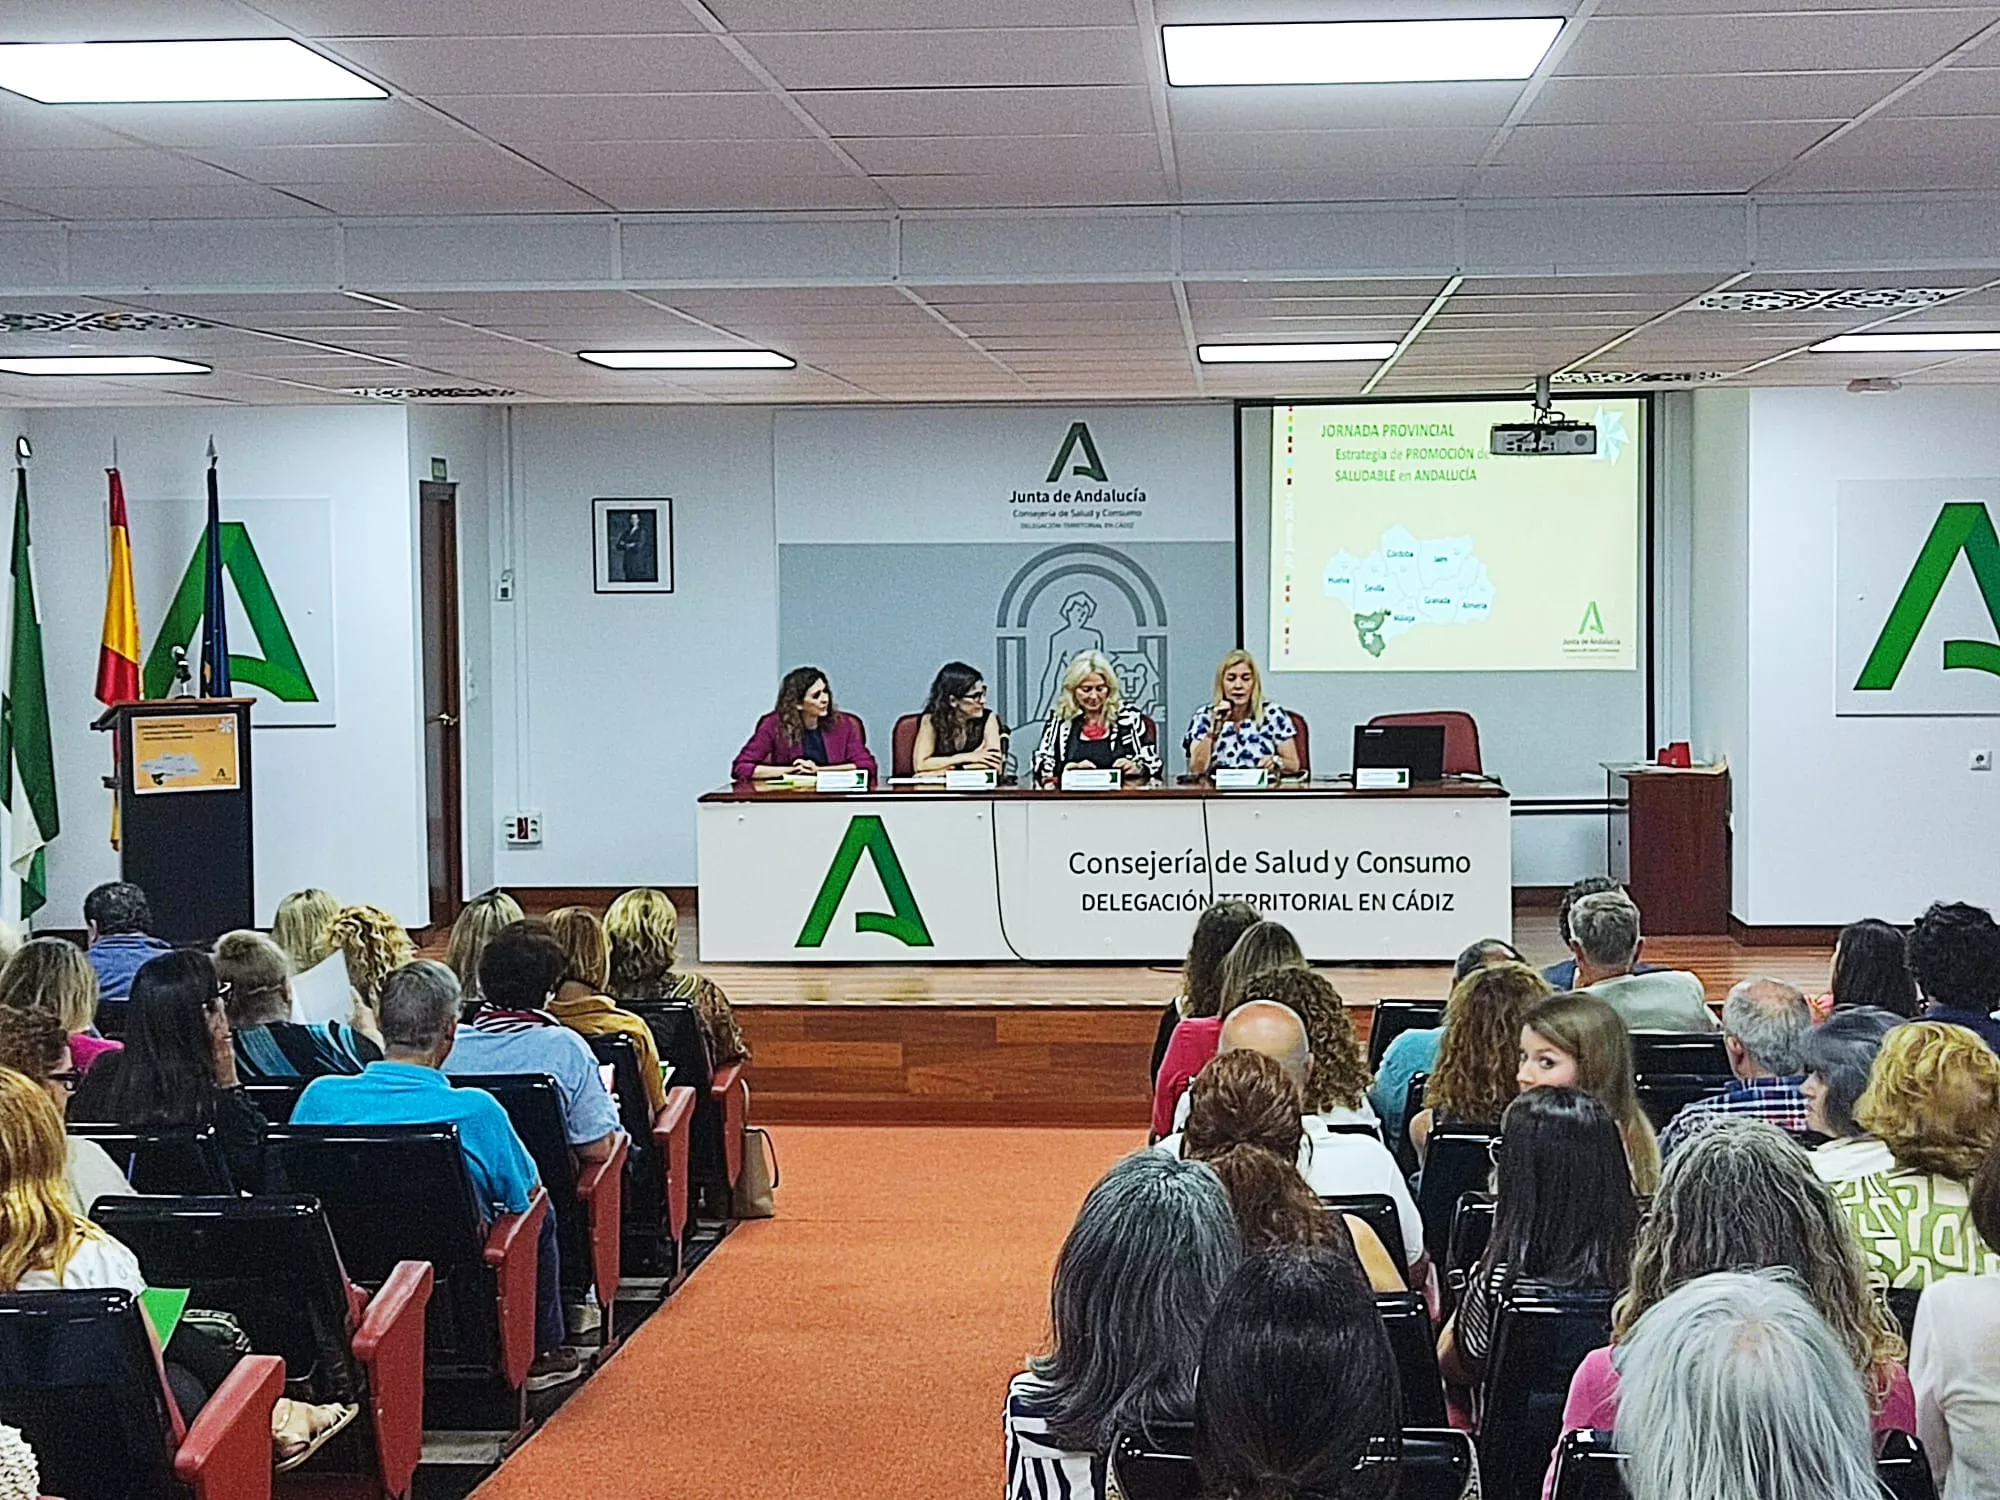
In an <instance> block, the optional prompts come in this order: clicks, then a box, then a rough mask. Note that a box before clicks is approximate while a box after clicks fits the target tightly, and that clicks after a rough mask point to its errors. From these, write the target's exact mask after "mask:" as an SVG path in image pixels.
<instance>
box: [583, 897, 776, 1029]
mask: <svg viewBox="0 0 2000 1500" xmlns="http://www.w3.org/2000/svg"><path fill="white" fill-rule="evenodd" d="M604 935H605V936H606V937H608V938H609V939H611V998H612V999H614V1000H616V1001H619V1002H620V1003H621V1004H630V1003H633V1002H636V1001H642V1000H684V1001H688V1002H691V1003H692V1004H693V1006H694V1012H695V1015H696V1016H697V1017H698V1018H699V1019H700V1021H701V1030H702V1035H703V1036H704V1037H706V1038H707V1040H708V1057H709V1063H710V1066H712V1067H716V1068H726V1067H728V1066H729V1065H730V1064H731V1063H733V1062H742V1061H745V1060H747V1059H748V1058H749V1056H750V1046H749V1044H748V1043H747V1042H745V1041H744V1040H743V1032H742V1029H741V1028H740V1027H738V1026H737V1024H736V1012H735V1011H734V1010H732V1009H730V1006H729V997H728V996H727V995H725V994H723V993H722V989H721V986H719V985H717V984H716V983H715V981H714V980H712V979H709V978H707V977H705V976H704V975H700V974H679V973H676V972H674V963H675V961H676V959H677V958H678V957H679V950H680V918H679V917H678V915H677V914H676V913H675V911H674V903H673V902H672V901H670V900H668V899H667V895H666V892H664V891H654V890H636V891H627V892H626V893H625V894H624V895H622V896H620V897H619V898H618V899H617V900H616V901H614V902H612V903H611V909H610V910H609V911H607V912H605V914H604Z"/></svg>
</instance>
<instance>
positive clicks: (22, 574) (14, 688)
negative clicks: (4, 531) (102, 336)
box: [0, 463, 59, 917]
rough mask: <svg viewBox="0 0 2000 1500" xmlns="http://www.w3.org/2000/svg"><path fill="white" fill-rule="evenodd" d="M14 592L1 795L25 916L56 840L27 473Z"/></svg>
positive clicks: (23, 474)
mask: <svg viewBox="0 0 2000 1500" xmlns="http://www.w3.org/2000/svg"><path fill="white" fill-rule="evenodd" d="M7 571H8V574H9V576H10V578H11V579H12V581H13V585H14V608H13V613H12V616H11V621H12V628H11V630H10V632H9V636H8V643H7V689H6V694H5V696H4V697H0V793H4V797H0V800H4V801H5V803H6V806H7V811H8V813H9V814H10V815H11V816H12V819H13V842H12V850H13V854H12V864H13V869H14V873H15V874H16V875H18V876H19V877H20V880H21V915H22V916H23V917H29V916H32V915H33V914H34V913H35V912H36V911H38V910H40V909H41V907H42V906H43V905H44V904H45V903H46V902H47V901H48V899H49V868H48V852H47V846H48V842H49V840H50V839H52V838H54V837H55V836H56V831H57V826H58V821H59V820H58V818H57V815H56V754H55V746H54V744H53V743H52V742H51V740H50V737H49V692H48V679H47V678H46V677H45V676H44V674H43V672H42V616H41V611H40V610H38V609H37V608H36V607H35V563H34V553H33V551H32V549H31V548H30V547H29V545H28V466H27V465H26V464H25V463H24V464H20V465H18V466H17V467H16V469H15V472H14V552H13V560H12V562H11V563H10V564H9V565H8V569H7Z"/></svg>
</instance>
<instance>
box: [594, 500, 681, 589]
mask: <svg viewBox="0 0 2000 1500" xmlns="http://www.w3.org/2000/svg"><path fill="white" fill-rule="evenodd" d="M590 523H591V532H592V551H593V553H594V554H595V556H596V561H597V577H596V580H595V587H596V591H597V592H598V593H600V594H671V593H672V592H673V591H674V502H673V501H672V500H669V499H659V500H593V501H591V502H590Z"/></svg>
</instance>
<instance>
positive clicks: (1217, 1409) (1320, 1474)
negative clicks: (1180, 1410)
mask: <svg viewBox="0 0 2000 1500" xmlns="http://www.w3.org/2000/svg"><path fill="white" fill-rule="evenodd" d="M1402 1425H1403V1422H1402V1387H1401V1383H1400V1382H1399V1380H1398V1379H1397V1372H1396V1362H1395V1358H1394V1356H1393V1355H1392V1354H1391V1352H1390V1349H1389V1336H1388V1334H1387V1333H1386V1332H1385V1331H1384V1330H1383V1327H1382V1320H1381V1318H1380V1317H1379V1316H1378V1315H1377V1314H1376V1312H1375V1303H1374V1299H1373V1297H1372V1295H1371V1294H1370V1292H1369V1289H1368V1284H1367V1283H1366V1282H1365V1281H1363V1280H1362V1278H1361V1277H1360V1276H1359V1275H1358V1274H1357V1273H1356V1271H1355V1269H1354V1265H1353V1263H1352V1262H1351V1261H1349V1260H1348V1259H1347V1257H1345V1256H1343V1255H1340V1254H1338V1253H1337V1252H1334V1251H1331V1250H1328V1249H1325V1248H1323V1247H1318V1246H1297V1247H1292V1248H1286V1249H1278V1250H1266V1251H1263V1252H1261V1253H1259V1254H1256V1255H1252V1256H1250V1257H1249V1258H1248V1259H1246V1260H1245V1261H1244V1262H1243V1264H1242V1265H1241V1266H1239V1267H1238V1268H1237V1271H1236V1274H1235V1275H1234V1276H1232V1277H1231V1278H1230V1280H1229V1284H1228V1285H1227V1286H1226V1287H1224V1288H1223V1290H1222V1295H1221V1297H1219V1298H1218V1299H1217V1300H1216V1304H1215V1312H1214V1315H1213V1316H1212V1317H1210V1319H1209V1321H1208V1330H1207V1332H1206V1334H1205V1335H1204V1336H1203V1338H1202V1342H1201V1369H1200V1373H1199V1374H1198V1375H1197V1377H1196V1380H1195V1393H1194V1458H1195V1466H1196V1469H1197V1471H1198V1472H1199V1474H1200V1476H1201V1485H1202V1490H1201V1492H1202V1494H1203V1495H1205V1496H1210V1497H1213V1500H1276V1497H1279V1496H1285V1497H1296V1500H1377V1497H1387V1496H1389V1495H1392V1494H1394V1493H1395V1491H1396V1484H1397V1478H1398V1464H1397V1462H1396V1459H1397V1455H1398V1454H1399V1452H1400V1446H1401V1435H1402ZM1009 1493H1010V1494H1019V1493H1020V1492H1019V1491H1010V1492H1009Z"/></svg>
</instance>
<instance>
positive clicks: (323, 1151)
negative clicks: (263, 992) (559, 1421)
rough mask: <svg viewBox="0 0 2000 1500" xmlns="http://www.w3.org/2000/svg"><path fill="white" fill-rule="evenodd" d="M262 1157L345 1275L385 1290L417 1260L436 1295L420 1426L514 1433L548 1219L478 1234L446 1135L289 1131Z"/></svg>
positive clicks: (540, 1212)
mask: <svg viewBox="0 0 2000 1500" xmlns="http://www.w3.org/2000/svg"><path fill="white" fill-rule="evenodd" d="M270 1141H271V1150H272V1151H273V1153H275V1154H276V1156H277V1157H278V1159H279V1161H281V1162H282V1163H283V1165H284V1171H285V1180H286V1181H287V1182H288V1183H289V1184H290V1186H291V1188H292V1189H293V1191H295V1192H299V1193H311V1194H312V1195H313V1196H314V1197H316V1198H318V1199H319V1201H320V1203H321V1204H322V1205H324V1207H325V1209H326V1217H327V1222H328V1223H329V1224H330V1225H332V1226H333V1238H334V1243H335V1244H336V1245H338V1246H339V1247H340V1258H341V1261H342V1262H343V1263H344V1264H345V1265H346V1267H347V1271H348V1274H349V1275H350V1276H352V1277H353V1278H354V1279H355V1280H356V1281H357V1282H359V1283H360V1284H361V1285H362V1286H364V1287H370V1288H377V1287H381V1286H383V1285H385V1284H386V1283H387V1281H388V1279H389V1277H390V1276H391V1275H393V1274H394V1273H395V1269H396V1267H397V1266H398V1265H400V1264H401V1263H402V1262H403V1261H406V1260H421V1261H428V1262H430V1264H431V1268H432V1270H433V1271H434V1272H435V1273H436V1277H437V1282H436V1289H435V1292H434V1294H433V1296H432V1298H431V1303H430V1308H429V1316H428V1317H427V1318H426V1320H425V1356H424V1358H425V1369H424V1426H425V1427H426V1428H433V1427H436V1428H458V1429H465V1428H481V1429H492V1428H499V1429H503V1430H507V1431H511V1432H518V1431H520V1430H521V1429H522V1428H524V1427H525V1426H526V1422H527V1403H526V1390H525V1386H524V1382H525V1381H526V1379H527V1376H528V1366H529V1365H530V1364H532V1363H533V1362H534V1358H535V1265H536V1243H535V1238H536V1235H537V1234H538V1233H539V1232H540V1229H541V1222H542V1218H543V1216H544V1215H546V1214H547V1213H548V1211H549V1199H548V1194H547V1193H546V1192H545V1191H543V1190H542V1189H541V1188H539V1187H538V1188H536V1189H535V1191H534V1193H533V1194H532V1195H531V1197H530V1199H529V1205H528V1211H527V1212H526V1213H521V1214H502V1215H501V1216H500V1217H499V1218H497V1219H495V1220H494V1221H493V1222H492V1223H491V1224H487V1223H486V1222H485V1220H484V1217H483V1215H482V1214H481V1212H480V1205H479V1200H478V1198H477V1197H476V1196H475V1194H474V1192H473V1187H472V1178H471V1176H470V1175H469V1174H468V1172H467V1171H466V1166H465V1156H464V1153H463V1152H462V1151H461V1150H460V1149H459V1144H458V1127H456V1126H455V1125H366V1126H345V1125H313V1126H304V1125H290V1126H287V1127H285V1128H284V1129H283V1130H273V1131H272V1132H271V1137H270Z"/></svg>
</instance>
